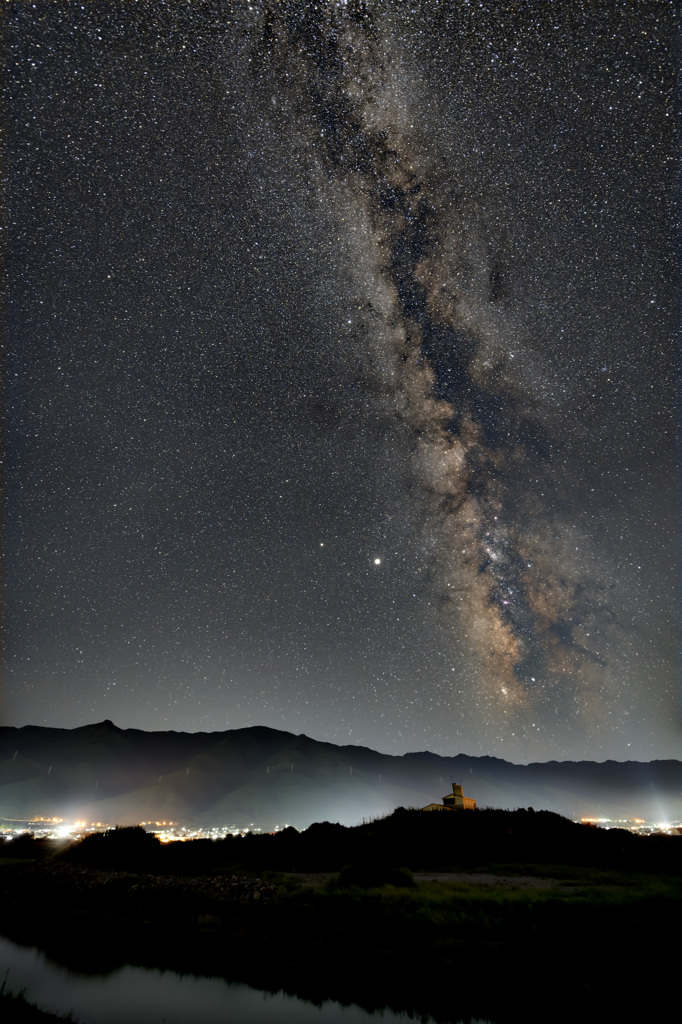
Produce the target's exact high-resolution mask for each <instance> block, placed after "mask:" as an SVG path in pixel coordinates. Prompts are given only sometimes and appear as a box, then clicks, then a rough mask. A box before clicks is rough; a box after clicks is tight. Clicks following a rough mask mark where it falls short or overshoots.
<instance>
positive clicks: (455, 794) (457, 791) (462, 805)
mask: <svg viewBox="0 0 682 1024" xmlns="http://www.w3.org/2000/svg"><path fill="white" fill-rule="evenodd" d="M421 810H422V811H475V810H476V801H475V800H474V799H473V798H472V797H470V796H464V792H463V790H462V787H461V786H460V785H458V784H457V783H456V782H453V783H452V794H450V793H448V794H447V796H444V797H443V803H442V804H427V805H426V807H422V808H421Z"/></svg>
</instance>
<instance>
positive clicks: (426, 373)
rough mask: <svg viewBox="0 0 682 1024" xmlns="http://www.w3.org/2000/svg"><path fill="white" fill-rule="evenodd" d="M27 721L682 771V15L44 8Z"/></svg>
mask: <svg viewBox="0 0 682 1024" xmlns="http://www.w3.org/2000/svg"><path fill="white" fill-rule="evenodd" d="M5 22H6V29H7V36H8V46H7V55H8V64H9V75H8V81H9V86H8V97H9V101H10V102H9V109H10V111H11V132H10V141H9V168H10V185H11V188H10V209H9V218H8V219H9V225H8V226H9V229H10V241H9V244H8V266H9V290H10V300H11V301H10V314H9V354H8V358H7V364H6V365H7V369H8V389H7V391H8V397H9V402H8V417H7V448H8V454H9V456H10V468H9V474H8V481H9V485H8V503H7V508H8V517H7V519H8V522H7V531H6V533H7V541H6V563H7V572H6V576H7V587H8V638H7V648H6V688H5V694H4V702H5V715H6V718H7V720H8V721H10V722H12V723H20V722H22V723H23V722H24V721H32V722H34V723H36V724H55V725H75V724H79V723H80V722H83V721H91V720H93V719H96V718H104V717H108V718H113V719H114V720H115V721H116V722H117V724H119V725H124V726H125V725H137V726H141V727H144V728H149V729H159V728H175V729H188V730H195V729H219V728H220V729H222V728H226V727H237V726H243V725H250V724H267V725H272V726H276V727H282V728H287V729H291V730H293V731H306V732H308V733H309V734H311V735H313V736H315V737H318V738H326V739H331V740H335V741H344V742H348V741H350V742H359V743H364V744H367V745H370V746H375V747H378V748H379V749H382V750H387V751H393V752H400V751H403V750H406V749H415V748H418V749H423V748H429V749H432V750H437V751H439V752H448V753H450V752H453V751H456V750H464V751H466V752H470V753H493V754H496V755H498V756H506V757H509V758H511V759H515V760H532V759H543V758H550V757H556V758H562V757H592V758H595V759H603V757H619V758H624V757H633V758H634V757H639V758H649V757H656V756H674V753H675V750H676V749H677V745H678V741H679V714H678V712H679V709H676V707H675V690H674V687H675V679H674V651H675V627H676V621H675V614H674V611H673V609H674V607H675V601H674V583H675V572H674V558H673V552H674V524H675V497H676V495H675V488H674V467H675V447H674V441H675V438H674V414H673V399H674V373H673V366H674V361H673V350H672V337H673V332H674V309H675V298H676V289H677V277H676V271H675V253H674V243H673V231H672V227H671V224H672V216H671V211H672V208H673V202H674V190H675V168H674V151H675V128H674V120H675V118H674V115H675V110H674V106H673V97H674V47H675V41H676V37H677V25H676V20H675V15H674V12H673V10H672V8H671V6H670V5H669V4H666V3H652V4H649V5H646V7H644V8H638V9H637V10H635V9H634V8H632V7H631V6H630V5H623V4H619V3H615V2H614V3H610V2H605V3H602V4H598V5H594V4H587V3H585V4H583V3H575V4H570V5H568V4H566V5H534V4H520V3H516V2H503V3H500V4H496V5H491V6H490V7H489V8H486V7H485V6H482V5H478V4H469V3H466V2H462V3H446V2H437V0H436V2H434V3H430V4H428V5H426V4H417V3H413V4H410V3H371V2H367V3H360V2H351V0H349V2H347V3H337V2H331V0H329V2H324V3H319V4H310V3H300V2H293V0H289V2H283V3H274V2H272V3H270V2H263V3H258V2H254V3H252V4H246V3H244V4H242V3H235V4H225V3H217V2H212V0H207V2H197V3H189V2H177V3H173V4H163V3H156V2H151V0H149V2H139V3H136V4H134V5H131V4H129V3H123V2H107V3H99V2H93V3H91V4H87V5H78V4H72V3H67V2H65V3H55V4H41V3H38V4H35V5H32V4H23V3H22V4H19V3H17V4H12V5H9V7H8V9H7V12H6V14H5Z"/></svg>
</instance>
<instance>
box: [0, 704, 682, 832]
mask: <svg viewBox="0 0 682 1024" xmlns="http://www.w3.org/2000/svg"><path fill="white" fill-rule="evenodd" d="M451 781H457V782H461V783H462V784H463V786H464V791H465V793H466V794H467V795H469V796H472V797H474V798H475V799H476V800H477V802H478V806H479V807H482V806H492V807H499V808H509V809H513V808H516V807H525V806H532V807H535V808H536V809H537V810H540V809H544V810H551V811H555V812H557V813H559V814H563V815H566V816H567V817H570V818H579V817H609V818H632V817H640V818H645V819H647V820H653V821H656V820H660V821H663V820H669V819H671V818H672V819H675V820H676V819H679V818H681V817H682V762H680V761H673V760H668V761H651V762H648V763H640V762H635V761H627V762H616V761H605V762H601V763H596V762H591V761H580V762H572V761H563V762H559V761H551V762H547V763H535V764H529V765H517V764H511V763H509V762H508V761H504V760H502V759H500V758H494V757H472V756H469V755H466V754H458V755H456V756H453V757H443V756H440V755H437V754H432V753H429V752H427V751H424V752H419V753H409V754H403V755H401V756H394V755H389V754H381V753H379V752H377V751H375V750H371V749H369V748H366V747H358V746H337V745H335V744H332V743H325V742H320V741H317V740H313V739H311V738H310V737H308V736H305V735H299V736H295V735H293V734H291V733H288V732H282V731H279V730H277V729H270V728H266V727H264V726H254V727H252V728H246V729H235V730H229V731H225V732H212V733H178V732H144V731H142V730H139V729H119V728H118V727H117V726H116V725H114V724H113V722H110V721H108V720H107V721H104V722H99V723H96V724H93V725H87V726H82V727H80V728H77V729H51V728H43V727H40V726H24V727H23V728H13V727H3V728H0V817H5V818H16V819H31V818H34V817H38V816H42V817H51V816H58V817H65V818H76V819H84V820H88V821H102V822H108V823H110V824H113V823H118V824H129V823H135V822H139V821H148V820H173V821H179V822H182V823H185V824H194V825H209V824H217V825H220V824H234V825H236V826H238V827H244V826H249V825H252V826H253V827H259V828H264V829H271V828H273V827H274V826H276V825H280V826H284V825H287V824H291V825H294V826H296V827H297V828H306V827H307V826H308V825H310V824H311V823H312V822H314V821H325V820H326V821H340V822H343V823H346V824H354V823H357V822H359V821H361V820H362V819H363V818H369V817H373V816H376V815H383V814H386V813H388V812H390V811H392V810H393V809H394V808H395V807H397V806H405V807H410V806H413V807H420V806H424V805H425V804H427V803H430V802H432V801H436V802H438V801H440V798H441V797H442V796H443V795H444V794H445V793H446V792H447V791H448V790H449V789H450V783H451Z"/></svg>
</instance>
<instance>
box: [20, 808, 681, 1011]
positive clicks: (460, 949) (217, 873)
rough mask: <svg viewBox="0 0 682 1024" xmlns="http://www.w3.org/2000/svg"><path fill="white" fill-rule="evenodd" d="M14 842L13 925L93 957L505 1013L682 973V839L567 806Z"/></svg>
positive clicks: (621, 1001) (585, 1003)
mask: <svg viewBox="0 0 682 1024" xmlns="http://www.w3.org/2000/svg"><path fill="white" fill-rule="evenodd" d="M10 852H11V853H12V855H13V861H12V862H11V863H9V862H5V864H4V866H3V867H2V868H1V869H0V907H1V908H2V909H1V911H0V913H1V915H2V917H1V923H0V931H2V932H4V934H6V935H10V936H12V937H14V938H16V939H17V940H19V941H24V942H30V943H36V944H38V945H40V946H42V947H43V948H45V949H47V950H48V951H49V952H50V953H52V954H53V955H55V956H56V958H57V959H60V960H62V962H68V963H69V965H70V966H73V967H76V968H79V969H81V970H102V969H108V968H111V967H114V966H117V965H119V964H121V963H137V964H147V965H150V966H151V965H154V966H160V967H169V968H174V969H176V970H181V971H190V972H195V973H199V974H217V975H224V976H226V977H228V978H230V979H231V980H233V981H246V982H248V983H250V984H252V985H254V986H256V987H259V988H263V989H269V990H273V991H274V990H277V989H279V988H283V989H285V990H286V991H288V992H291V993H294V994H296V995H298V996H301V997H303V998H308V999H312V1000H315V1001H321V1000H324V999H328V998H335V999H339V1000H341V1001H342V1002H344V1001H345V1002H357V1003H360V1004H361V1005H363V1006H365V1007H367V1008H379V1007H385V1006H390V1007H392V1008H394V1009H399V1010H411V1011H413V1012H415V1013H417V1014H431V1015H433V1016H434V1017H435V1018H436V1019H437V1020H440V1021H449V1020H461V1019H466V1018H467V1017H468V1016H472V1017H483V1018H488V1019H490V1020H492V1021H496V1022H503V1021H507V1020H512V1019H514V1020H516V1019H524V1020H526V1021H535V1020H537V1021H540V1020H542V1021H546V1020H548V1019H551V1020H555V1021H556V1020H569V1019H571V1020H575V1019H581V1020H590V1019H594V1020H606V1019H608V1020H617V1019H618V1017H619V1016H621V1017H622V1019H623V1020H629V1019H633V1013H635V1011H636V1010H637V1009H638V1008H641V1011H642V1012H644V1011H645V1010H646V1008H647V1007H649V1008H650V1007H651V1000H652V998H653V997H654V994H653V993H652V991H651V989H650V986H649V981H648V979H652V978H656V979H657V991H658V990H659V989H660V986H661V984H663V985H664V986H665V979H666V978H667V979H670V980H672V978H673V977H674V976H675V973H676V969H677V956H676V951H675V949H674V943H673V942H671V940H670V938H669V936H670V934H671V930H672V929H674V928H675V924H676V920H677V919H678V917H679V914H680V910H681V909H682V878H681V863H682V838H679V839H678V838H672V837H665V836H661V837H652V838H643V837H639V836H634V835H632V834H630V833H629V832H625V831H620V830H612V831H608V832H607V831H602V830H599V829H594V828H590V827H587V826H581V825H576V824H574V823H572V822H570V821H568V820H566V819H564V818H561V817H559V816H558V815H555V814H552V813H550V812H538V813H535V812H533V811H531V810H520V811H515V812H509V811H474V812H463V813H461V814H448V813H432V814H427V813H424V812H418V811H403V810H399V811H396V812H395V813H394V814H393V815H391V816H390V817H388V818H385V819H382V820H379V821H375V822H371V823H368V824H364V825H361V826H357V827H356V828H344V827H342V826H339V825H332V824H329V823H321V824H316V825H312V826H311V827H310V828H309V829H308V830H307V831H306V832H304V833H300V834H299V833H297V832H295V831H294V830H293V829H289V830H286V831H285V832H282V833H279V834H277V835H275V836H245V837H243V838H239V837H233V838H228V839H226V840H222V841H217V842H212V841H209V840H206V841H203V840H199V841H194V842H191V843H173V844H169V845H167V846H164V847H162V846H161V845H160V844H159V843H158V841H157V840H156V839H155V838H154V837H153V836H151V835H148V834H147V833H145V832H143V831H142V830H141V829H118V830H115V831H112V832H109V833H106V834H103V835H98V836H92V837H89V838H87V839H85V840H83V841H82V842H81V843H80V844H77V845H74V846H72V847H70V848H68V849H65V850H63V851H61V852H58V853H55V852H54V850H52V849H51V848H50V845H49V844H47V843H44V842H41V841H37V840H32V839H29V838H27V839H25V840H19V841H14V842H13V843H12V844H11V850H10V848H9V846H8V848H7V849H5V850H4V851H3V850H0V855H2V854H4V855H5V856H7V855H8V854H9V853H10ZM415 874H417V875H418V879H419V880H415V877H414V876H415ZM423 874H427V875H428V876H434V875H437V876H439V877H438V878H437V879H436V880H423V879H420V878H419V876H420V875H423ZM443 875H449V876H450V877H445V878H444V877H442V876H443ZM458 875H459V876H460V877H457V876H458ZM463 875H464V876H466V877H462V876H463Z"/></svg>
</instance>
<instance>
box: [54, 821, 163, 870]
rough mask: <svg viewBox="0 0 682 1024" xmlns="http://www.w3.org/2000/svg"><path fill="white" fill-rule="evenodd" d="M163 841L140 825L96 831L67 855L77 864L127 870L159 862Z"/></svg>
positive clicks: (152, 865)
mask: <svg viewBox="0 0 682 1024" xmlns="http://www.w3.org/2000/svg"><path fill="white" fill-rule="evenodd" d="M160 849H161V843H160V842H159V840H158V839H157V837H156V836H154V835H152V834H151V832H146V831H145V830H144V829H143V828H142V827H141V826H140V825H131V826H127V827H125V828H114V829H110V830H109V831H108V832H93V833H92V835H89V836H85V837H84V838H83V839H81V841H80V842H79V843H77V844H76V845H75V846H72V847H71V849H70V850H69V851H68V852H67V854H66V856H67V858H68V859H69V860H72V861H75V862H76V863H77V864H85V865H88V866H90V867H97V868H114V869H118V870H125V871H142V870H149V869H150V868H152V867H154V866H155V865H156V862H157V859H158V856H159V851H160Z"/></svg>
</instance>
